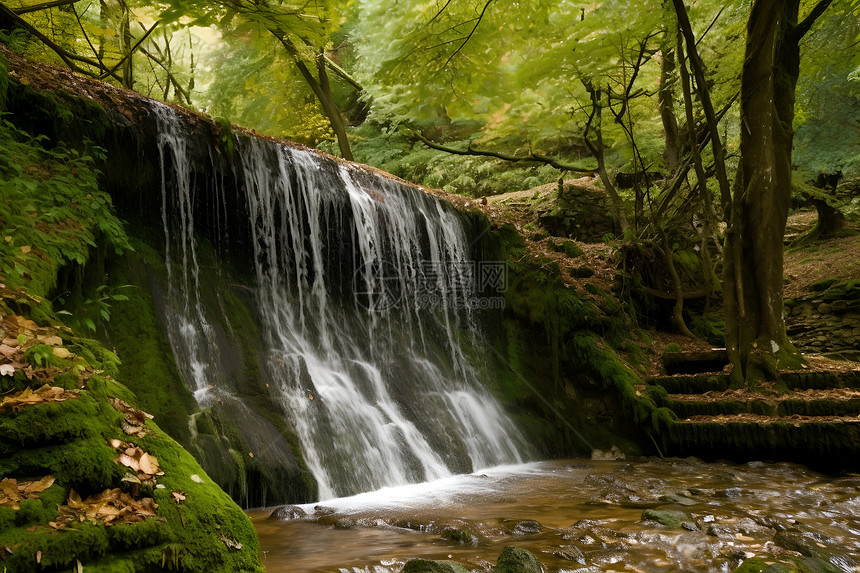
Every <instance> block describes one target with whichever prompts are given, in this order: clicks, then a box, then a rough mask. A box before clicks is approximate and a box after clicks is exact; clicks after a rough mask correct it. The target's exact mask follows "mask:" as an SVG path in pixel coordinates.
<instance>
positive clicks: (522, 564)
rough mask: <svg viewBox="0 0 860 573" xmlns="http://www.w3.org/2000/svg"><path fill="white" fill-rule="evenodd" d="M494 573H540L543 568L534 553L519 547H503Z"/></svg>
mask: <svg viewBox="0 0 860 573" xmlns="http://www.w3.org/2000/svg"><path fill="white" fill-rule="evenodd" d="M493 571H494V572H495V573H542V572H543V567H542V566H541V564H540V561H538V558H537V557H535V555H534V553H532V552H531V551H528V550H526V549H523V548H521V547H514V546H510V545H509V546H508V547H505V549H504V551H502V554H501V555H499V559H498V561H496V568H495V569H493Z"/></svg>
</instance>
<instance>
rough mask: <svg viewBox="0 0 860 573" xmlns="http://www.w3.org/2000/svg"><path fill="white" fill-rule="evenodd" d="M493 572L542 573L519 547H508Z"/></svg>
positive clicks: (528, 552) (535, 560) (529, 556)
mask: <svg viewBox="0 0 860 573" xmlns="http://www.w3.org/2000/svg"><path fill="white" fill-rule="evenodd" d="M404 571H405V570H404ZM494 571H495V573H543V567H541V564H540V561H538V558H537V557H535V556H534V554H533V553H531V552H530V551H527V550H525V549H523V548H521V547H511V546H508V547H505V549H504V551H502V554H501V555H500V556H499V560H498V561H497V562H496V568H495V569H494Z"/></svg>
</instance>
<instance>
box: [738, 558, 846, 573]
mask: <svg viewBox="0 0 860 573" xmlns="http://www.w3.org/2000/svg"><path fill="white" fill-rule="evenodd" d="M840 571H841V570H840V569H839V568H837V567H835V566H834V565H833V564H832V563H829V562H827V561H825V560H824V559H820V558H817V557H783V558H779V559H775V558H771V557H767V558H766V557H754V558H752V559H747V560H746V561H744V562H743V563H741V565H740V567H738V568H737V569H735V570H734V571H733V572H732V573H839V572H840Z"/></svg>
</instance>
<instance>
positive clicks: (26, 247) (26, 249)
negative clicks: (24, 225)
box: [21, 245, 33, 255]
mask: <svg viewBox="0 0 860 573" xmlns="http://www.w3.org/2000/svg"><path fill="white" fill-rule="evenodd" d="M32 250H33V247H31V246H30V245H23V246H22V247H21V252H22V253H23V254H25V255H26V254H28V253H29V252H30V251H32Z"/></svg>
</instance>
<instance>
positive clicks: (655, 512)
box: [642, 509, 690, 529]
mask: <svg viewBox="0 0 860 573" xmlns="http://www.w3.org/2000/svg"><path fill="white" fill-rule="evenodd" d="M642 519H643V520H644V521H656V522H657V523H659V524H660V525H665V526H666V527H668V528H669V529H680V528H681V527H682V526H683V524H684V523H685V522H688V521H690V516H689V515H687V514H686V513H684V512H683V511H672V510H659V509H646V510H645V511H643V512H642Z"/></svg>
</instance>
